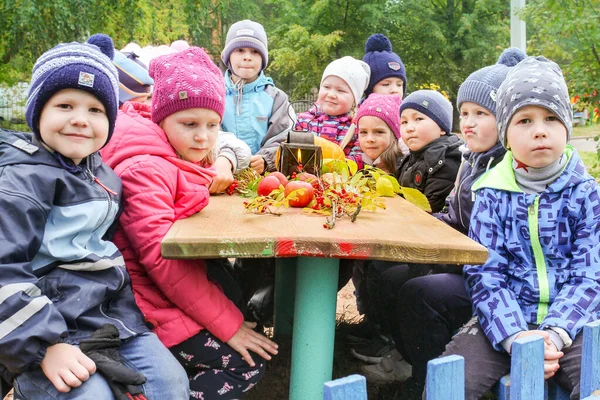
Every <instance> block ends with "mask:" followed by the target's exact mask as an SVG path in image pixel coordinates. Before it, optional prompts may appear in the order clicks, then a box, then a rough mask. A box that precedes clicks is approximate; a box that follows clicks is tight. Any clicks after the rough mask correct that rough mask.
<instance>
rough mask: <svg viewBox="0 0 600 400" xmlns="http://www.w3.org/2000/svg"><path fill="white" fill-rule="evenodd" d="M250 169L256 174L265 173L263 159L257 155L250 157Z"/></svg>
mask: <svg viewBox="0 0 600 400" xmlns="http://www.w3.org/2000/svg"><path fill="white" fill-rule="evenodd" d="M250 168H252V169H253V170H254V171H255V172H256V173H257V174H259V175H260V174H262V173H263V172H265V159H264V158H262V156H259V155H255V156H252V158H250Z"/></svg>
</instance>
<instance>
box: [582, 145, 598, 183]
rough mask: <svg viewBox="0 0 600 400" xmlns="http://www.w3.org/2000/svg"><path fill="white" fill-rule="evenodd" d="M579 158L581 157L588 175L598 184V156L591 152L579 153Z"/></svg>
mask: <svg viewBox="0 0 600 400" xmlns="http://www.w3.org/2000/svg"><path fill="white" fill-rule="evenodd" d="M579 157H581V161H583V164H584V165H585V167H586V168H587V171H588V172H589V173H590V175H592V176H593V177H594V178H596V182H600V160H599V159H598V154H597V153H594V152H592V151H582V152H581V153H579Z"/></svg>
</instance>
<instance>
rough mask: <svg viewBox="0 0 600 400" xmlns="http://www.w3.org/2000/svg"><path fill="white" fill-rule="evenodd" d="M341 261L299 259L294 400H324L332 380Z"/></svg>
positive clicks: (293, 342) (294, 349)
mask: <svg viewBox="0 0 600 400" xmlns="http://www.w3.org/2000/svg"><path fill="white" fill-rule="evenodd" d="M339 266H340V262H339V260H338V259H336V258H307V257H300V258H299V259H298V270H297V276H296V306H295V309H294V336H293V338H292V374H291V381H290V400H321V399H323V384H324V383H325V382H327V381H330V380H331V373H332V368H333V344H334V340H335V306H336V302H337V284H338V275H339Z"/></svg>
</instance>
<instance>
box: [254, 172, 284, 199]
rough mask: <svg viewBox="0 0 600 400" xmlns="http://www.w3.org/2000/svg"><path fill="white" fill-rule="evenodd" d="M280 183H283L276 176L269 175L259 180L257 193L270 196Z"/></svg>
mask: <svg viewBox="0 0 600 400" xmlns="http://www.w3.org/2000/svg"><path fill="white" fill-rule="evenodd" d="M279 185H281V183H280V182H279V179H277V177H276V176H271V175H268V176H266V177H264V178H263V179H262V180H261V181H260V182H258V186H257V187H256V193H258V195H259V196H268V195H270V194H271V192H272V191H273V190H275V189H278V188H279Z"/></svg>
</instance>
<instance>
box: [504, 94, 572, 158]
mask: <svg viewBox="0 0 600 400" xmlns="http://www.w3.org/2000/svg"><path fill="white" fill-rule="evenodd" d="M506 141H507V145H508V146H507V147H508V148H509V149H510V150H512V152H513V155H514V156H515V158H516V159H517V160H519V161H521V162H522V163H524V164H526V165H528V166H530V167H533V168H542V167H547V166H548V165H550V164H552V163H553V162H554V161H556V160H558V159H559V157H560V156H561V155H562V154H563V152H564V151H565V145H566V144H567V128H566V127H565V126H564V125H563V124H562V122H560V120H559V119H558V117H557V116H556V115H555V114H554V113H553V112H551V111H550V110H548V109H546V108H543V107H538V106H526V107H523V108H521V109H520V110H519V111H517V112H516V113H515V115H514V116H513V117H512V119H511V120H510V123H509V125H508V127H507V129H506Z"/></svg>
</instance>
